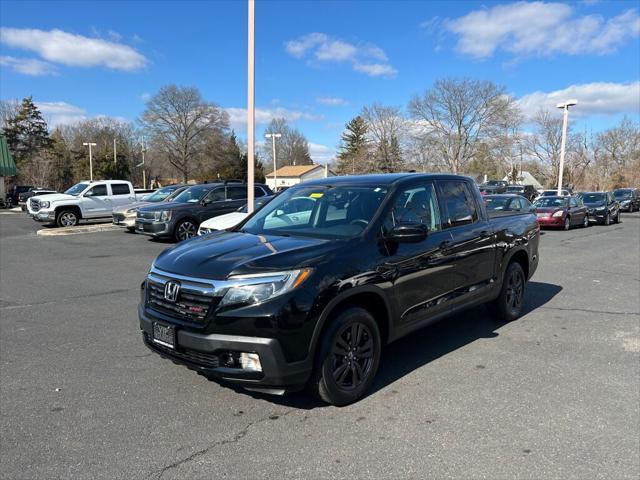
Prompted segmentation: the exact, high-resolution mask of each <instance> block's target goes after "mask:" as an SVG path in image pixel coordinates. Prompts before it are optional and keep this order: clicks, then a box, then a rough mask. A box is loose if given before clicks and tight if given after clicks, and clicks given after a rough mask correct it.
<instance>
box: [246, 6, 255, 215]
mask: <svg viewBox="0 0 640 480" xmlns="http://www.w3.org/2000/svg"><path fill="white" fill-rule="evenodd" d="M247 7H248V12H247V17H248V18H247V20H248V22H247V27H248V28H247V30H248V32H247V40H248V42H247V162H248V165H247V177H248V178H247V212H248V213H249V214H251V213H253V182H254V172H253V168H254V165H255V159H254V154H255V152H254V143H255V135H256V131H255V113H256V112H255V98H254V94H255V85H254V82H255V9H256V5H255V0H248V3H247Z"/></svg>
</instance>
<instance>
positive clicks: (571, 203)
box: [569, 198, 578, 207]
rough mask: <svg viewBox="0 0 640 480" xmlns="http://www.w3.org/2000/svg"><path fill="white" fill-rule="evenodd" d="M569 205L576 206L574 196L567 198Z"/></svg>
mask: <svg viewBox="0 0 640 480" xmlns="http://www.w3.org/2000/svg"><path fill="white" fill-rule="evenodd" d="M569 205H570V206H571V207H577V206H578V202H577V201H576V199H575V198H572V199H570V200H569Z"/></svg>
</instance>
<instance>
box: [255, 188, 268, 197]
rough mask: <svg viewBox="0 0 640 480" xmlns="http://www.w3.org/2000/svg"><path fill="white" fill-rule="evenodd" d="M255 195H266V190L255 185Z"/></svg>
mask: <svg viewBox="0 0 640 480" xmlns="http://www.w3.org/2000/svg"><path fill="white" fill-rule="evenodd" d="M253 196H254V197H255V198H258V197H264V196H265V193H264V190H262V188H260V187H253Z"/></svg>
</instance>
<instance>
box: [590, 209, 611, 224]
mask: <svg viewBox="0 0 640 480" xmlns="http://www.w3.org/2000/svg"><path fill="white" fill-rule="evenodd" d="M606 217H607V209H606V208H605V209H604V210H596V209H595V208H590V209H589V220H596V221H598V222H604V219H605V218H606Z"/></svg>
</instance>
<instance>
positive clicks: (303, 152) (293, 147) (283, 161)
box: [262, 118, 313, 172]
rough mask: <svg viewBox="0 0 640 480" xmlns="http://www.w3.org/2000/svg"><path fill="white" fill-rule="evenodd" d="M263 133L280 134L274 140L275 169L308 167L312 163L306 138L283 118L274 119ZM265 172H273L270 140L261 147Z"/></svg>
mask: <svg viewBox="0 0 640 480" xmlns="http://www.w3.org/2000/svg"><path fill="white" fill-rule="evenodd" d="M265 133H276V134H278V133H279V134H280V135H281V137H280V138H278V139H276V160H277V162H278V165H277V168H280V167H282V166H284V165H310V164H312V163H313V161H312V160H311V155H310V154H309V142H308V141H307V138H306V137H305V136H304V135H303V134H302V133H301V132H299V131H298V130H296V129H295V128H292V127H291V126H289V124H288V123H287V120H286V119H284V118H274V119H272V120H271V122H270V123H269V125H268V126H267V128H266V130H265ZM262 151H263V158H265V159H266V160H265V165H266V170H267V171H268V172H270V171H272V170H273V149H272V145H271V139H267V141H266V142H265V143H264V146H263V149H262Z"/></svg>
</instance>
